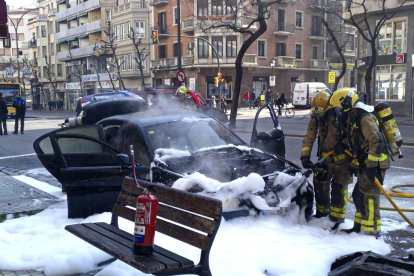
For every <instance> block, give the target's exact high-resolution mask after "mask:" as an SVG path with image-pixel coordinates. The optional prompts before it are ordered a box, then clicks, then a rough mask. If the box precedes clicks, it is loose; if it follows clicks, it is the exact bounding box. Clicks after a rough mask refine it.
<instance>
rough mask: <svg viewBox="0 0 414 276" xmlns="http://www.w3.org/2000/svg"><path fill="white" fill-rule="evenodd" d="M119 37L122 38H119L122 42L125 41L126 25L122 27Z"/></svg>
mask: <svg viewBox="0 0 414 276" xmlns="http://www.w3.org/2000/svg"><path fill="white" fill-rule="evenodd" d="M119 36H120V37H119V39H120V40H124V39H125V24H121V25H120V30H119Z"/></svg>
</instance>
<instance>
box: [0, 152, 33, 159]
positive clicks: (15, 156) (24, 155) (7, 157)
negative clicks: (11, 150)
mask: <svg viewBox="0 0 414 276" xmlns="http://www.w3.org/2000/svg"><path fill="white" fill-rule="evenodd" d="M33 155H36V153H28V154H20V155H12V156H3V157H0V160H3V159H11V158H19V157H26V156H33Z"/></svg>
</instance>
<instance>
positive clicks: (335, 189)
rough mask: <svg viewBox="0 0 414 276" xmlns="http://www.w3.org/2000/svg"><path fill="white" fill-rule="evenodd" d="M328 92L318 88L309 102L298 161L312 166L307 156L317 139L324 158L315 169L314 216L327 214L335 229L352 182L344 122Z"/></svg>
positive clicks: (344, 209)
mask: <svg viewBox="0 0 414 276" xmlns="http://www.w3.org/2000/svg"><path fill="white" fill-rule="evenodd" d="M330 97H331V94H330V93H329V92H327V91H324V90H322V91H319V92H318V93H317V94H316V95H315V97H314V98H313V99H312V102H311V118H310V120H309V124H308V130H307V132H306V134H305V137H304V138H303V144H302V152H301V158H300V159H301V161H302V166H303V167H304V168H307V169H308V168H311V169H312V168H313V169H314V168H315V165H314V164H313V163H312V161H311V160H310V157H311V152H312V147H313V144H314V142H315V140H316V139H318V143H317V144H318V148H317V156H318V158H319V160H320V161H318V163H320V162H321V161H322V162H323V163H322V164H323V165H322V166H323V168H324V172H323V173H320V172H319V173H316V172H315V173H314V177H313V186H314V190H315V201H316V214H315V215H314V216H313V217H315V218H322V217H327V216H329V221H330V222H329V227H331V229H332V230H336V229H337V228H338V226H339V224H340V223H342V222H344V220H345V214H346V203H347V201H346V197H347V194H348V184H350V183H352V173H351V170H350V162H351V158H350V157H349V156H347V155H346V154H345V149H346V148H347V145H348V142H347V138H346V133H345V127H344V126H345V123H344V122H343V119H342V113H341V110H340V109H339V108H337V109H334V108H330V106H329V99H330Z"/></svg>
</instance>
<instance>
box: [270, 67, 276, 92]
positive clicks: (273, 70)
mask: <svg viewBox="0 0 414 276" xmlns="http://www.w3.org/2000/svg"><path fill="white" fill-rule="evenodd" d="M270 66H271V67H272V78H274V80H275V83H274V86H273V95H275V94H276V93H275V91H276V78H275V66H276V60H274V59H272V62H271V63H270Z"/></svg>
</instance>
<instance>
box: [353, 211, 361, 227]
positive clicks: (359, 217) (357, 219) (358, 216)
mask: <svg viewBox="0 0 414 276" xmlns="http://www.w3.org/2000/svg"><path fill="white" fill-rule="evenodd" d="M354 221H355V222H356V223H358V224H361V213H360V212H355V218H354Z"/></svg>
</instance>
